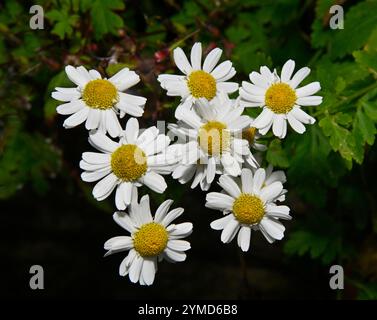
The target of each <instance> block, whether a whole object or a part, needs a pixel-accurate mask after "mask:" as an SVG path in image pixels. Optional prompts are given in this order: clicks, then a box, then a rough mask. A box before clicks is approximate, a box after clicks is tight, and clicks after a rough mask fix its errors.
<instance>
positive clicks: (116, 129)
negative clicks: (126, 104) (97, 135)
mask: <svg viewBox="0 0 377 320" xmlns="http://www.w3.org/2000/svg"><path fill="white" fill-rule="evenodd" d="M106 128H107V132H108V133H109V135H110V136H111V137H113V138H115V137H119V135H120V134H121V133H122V127H121V126H120V123H119V120H118V118H117V116H116V114H115V112H114V111H113V110H107V111H106Z"/></svg>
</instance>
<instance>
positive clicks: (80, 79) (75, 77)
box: [65, 66, 88, 88]
mask: <svg viewBox="0 0 377 320" xmlns="http://www.w3.org/2000/svg"><path fill="white" fill-rule="evenodd" d="M65 73H66V74H67V76H68V78H69V80H71V81H72V82H73V83H75V84H77V85H78V86H80V87H82V88H83V87H85V85H86V84H87V83H88V80H87V79H86V78H85V77H84V76H83V75H82V74H81V73H80V72H79V71H77V70H76V68H74V67H72V66H66V67H65Z"/></svg>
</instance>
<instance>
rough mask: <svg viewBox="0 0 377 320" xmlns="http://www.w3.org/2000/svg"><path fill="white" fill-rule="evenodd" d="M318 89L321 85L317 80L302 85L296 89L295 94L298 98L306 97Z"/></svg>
mask: <svg viewBox="0 0 377 320" xmlns="http://www.w3.org/2000/svg"><path fill="white" fill-rule="evenodd" d="M319 90H321V85H320V84H319V82H312V83H309V84H307V85H306V86H304V87H301V88H298V89H296V95H297V97H299V98H302V97H307V96H311V95H312V94H315V93H317V92H318V91H319Z"/></svg>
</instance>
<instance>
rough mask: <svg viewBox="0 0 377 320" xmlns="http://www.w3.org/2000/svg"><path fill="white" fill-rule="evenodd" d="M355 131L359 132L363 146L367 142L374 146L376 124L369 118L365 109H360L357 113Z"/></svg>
mask: <svg viewBox="0 0 377 320" xmlns="http://www.w3.org/2000/svg"><path fill="white" fill-rule="evenodd" d="M354 130H355V131H359V133H360V134H361V138H362V142H363V144H364V143H365V142H366V143H368V144H369V145H373V143H374V136H375V135H376V133H377V130H376V127H375V125H374V122H373V121H372V119H370V118H369V117H368V116H367V114H366V113H365V110H364V109H363V108H358V110H357V112H356V118H355V121H354Z"/></svg>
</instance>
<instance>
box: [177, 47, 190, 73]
mask: <svg viewBox="0 0 377 320" xmlns="http://www.w3.org/2000/svg"><path fill="white" fill-rule="evenodd" d="M173 55H174V62H175V64H176V66H177V67H178V69H179V70H181V71H182V73H184V74H186V75H188V74H190V73H191V71H192V68H191V66H190V63H189V62H188V60H187V57H186V55H185V53H184V52H183V50H182V49H181V48H176V49H174V52H173Z"/></svg>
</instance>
